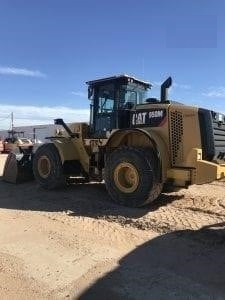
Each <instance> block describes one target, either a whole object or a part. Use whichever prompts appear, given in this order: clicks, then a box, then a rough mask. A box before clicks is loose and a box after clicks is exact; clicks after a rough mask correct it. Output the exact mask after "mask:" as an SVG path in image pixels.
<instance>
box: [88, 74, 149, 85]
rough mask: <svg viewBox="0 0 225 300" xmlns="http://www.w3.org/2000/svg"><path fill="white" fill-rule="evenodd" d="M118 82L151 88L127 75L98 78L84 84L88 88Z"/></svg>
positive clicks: (146, 83)
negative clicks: (88, 86)
mask: <svg viewBox="0 0 225 300" xmlns="http://www.w3.org/2000/svg"><path fill="white" fill-rule="evenodd" d="M115 81H117V82H120V83H122V84H127V83H136V84H140V85H142V86H144V87H145V88H146V89H147V88H151V87H152V84H151V83H149V82H146V81H143V80H140V79H137V78H135V77H133V76H129V75H127V74H122V75H115V76H111V77H105V78H99V79H96V80H91V81H87V82H86V84H88V85H90V86H94V85H99V84H102V83H104V82H105V83H109V82H115Z"/></svg>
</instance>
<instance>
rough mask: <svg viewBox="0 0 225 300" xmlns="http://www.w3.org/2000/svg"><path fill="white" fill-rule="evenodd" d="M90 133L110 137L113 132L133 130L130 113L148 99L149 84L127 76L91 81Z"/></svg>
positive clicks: (89, 92) (94, 135)
mask: <svg viewBox="0 0 225 300" xmlns="http://www.w3.org/2000/svg"><path fill="white" fill-rule="evenodd" d="M87 84H88V98H89V99H90V100H91V109H90V112H91V114H90V134H91V136H92V137H94V138H107V137H108V136H109V135H110V132H111V130H113V129H121V128H129V127H130V110H131V109H135V107H136V105H137V104H142V103H144V102H145V99H146V98H147V95H146V93H147V90H148V89H149V88H150V87H151V85H150V83H148V82H144V81H141V80H138V79H136V78H134V77H131V76H128V75H120V76H114V77H108V78H103V79H98V80H94V81H88V82H87Z"/></svg>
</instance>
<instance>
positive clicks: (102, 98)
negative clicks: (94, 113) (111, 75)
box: [98, 84, 115, 113]
mask: <svg viewBox="0 0 225 300" xmlns="http://www.w3.org/2000/svg"><path fill="white" fill-rule="evenodd" d="M114 102H115V90H114V86H113V84H109V85H105V86H102V87H100V88H99V95H98V113H112V111H113V109H114Z"/></svg>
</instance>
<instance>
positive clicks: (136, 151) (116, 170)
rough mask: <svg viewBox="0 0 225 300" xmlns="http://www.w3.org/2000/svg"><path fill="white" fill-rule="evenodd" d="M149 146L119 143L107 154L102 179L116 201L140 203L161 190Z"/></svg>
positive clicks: (155, 160) (129, 204)
mask: <svg viewBox="0 0 225 300" xmlns="http://www.w3.org/2000/svg"><path fill="white" fill-rule="evenodd" d="M158 165H159V164H158V163H157V157H156V155H155V154H154V153H153V152H152V150H151V149H148V150H145V149H141V148H134V147H121V148H119V149H117V150H115V151H113V152H112V153H110V154H109V155H108V156H107V159H106V166H105V183H106V188H107V190H108V193H109V195H110V196H111V198H112V199H113V201H115V202H116V203H119V204H122V205H125V206H129V207H140V206H143V205H146V204H148V203H150V202H152V201H153V200H155V199H156V198H157V197H158V196H159V194H160V193H161V190H162V183H160V182H159V180H158V176H157V173H158V172H157V170H156V167H157V166H158Z"/></svg>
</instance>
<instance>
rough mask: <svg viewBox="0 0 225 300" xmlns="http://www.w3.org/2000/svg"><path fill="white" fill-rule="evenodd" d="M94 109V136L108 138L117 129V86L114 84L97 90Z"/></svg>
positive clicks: (102, 86)
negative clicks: (109, 133)
mask: <svg viewBox="0 0 225 300" xmlns="http://www.w3.org/2000/svg"><path fill="white" fill-rule="evenodd" d="M94 106H95V108H94V136H95V137H97V138H106V137H107V132H110V131H111V130H112V129H114V128H116V101H115V86H114V84H113V83H111V84H105V85H101V86H99V87H98V88H97V89H96V94H95V105H94Z"/></svg>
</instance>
